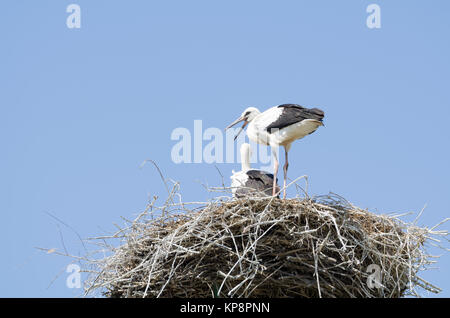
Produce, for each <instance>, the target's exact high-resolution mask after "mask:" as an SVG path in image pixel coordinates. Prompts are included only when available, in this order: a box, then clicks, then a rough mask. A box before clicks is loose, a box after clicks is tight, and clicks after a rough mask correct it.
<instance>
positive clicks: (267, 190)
mask: <svg viewBox="0 0 450 318" xmlns="http://www.w3.org/2000/svg"><path fill="white" fill-rule="evenodd" d="M240 153H241V165H242V168H241V169H242V170H241V171H238V172H234V171H233V175H232V176H231V177H230V179H231V188H232V192H233V196H234V197H238V198H239V197H243V196H246V195H257V196H260V195H268V196H270V195H272V187H273V175H272V174H271V173H268V172H266V171H262V170H257V169H251V168H250V157H251V147H250V145H249V144H248V143H244V144H242V146H241V149H240Z"/></svg>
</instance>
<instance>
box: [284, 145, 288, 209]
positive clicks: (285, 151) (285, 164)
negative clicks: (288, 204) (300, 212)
mask: <svg viewBox="0 0 450 318" xmlns="http://www.w3.org/2000/svg"><path fill="white" fill-rule="evenodd" d="M284 153H285V156H286V160H285V163H284V166H283V171H284V181H283V200H284V199H286V181H287V170H288V167H289V161H288V150H287V149H286V148H284Z"/></svg>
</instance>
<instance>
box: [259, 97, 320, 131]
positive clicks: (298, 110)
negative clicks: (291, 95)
mask: <svg viewBox="0 0 450 318" xmlns="http://www.w3.org/2000/svg"><path fill="white" fill-rule="evenodd" d="M278 108H283V111H282V113H281V115H280V117H279V118H278V119H277V120H276V121H274V122H273V123H271V124H270V125H269V126H267V128H266V130H267V131H268V132H271V131H272V129H282V128H284V127H287V126H290V125H293V124H296V123H299V122H301V121H302V120H305V119H315V120H317V121H320V122H321V121H322V120H323V117H324V116H325V113H324V112H323V110H321V109H318V108H305V107H303V106H300V105H297V104H283V105H279V106H278Z"/></svg>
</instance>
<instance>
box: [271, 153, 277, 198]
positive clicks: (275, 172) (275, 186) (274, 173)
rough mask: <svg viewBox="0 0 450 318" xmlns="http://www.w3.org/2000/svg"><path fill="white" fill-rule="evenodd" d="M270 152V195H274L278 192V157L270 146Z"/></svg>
mask: <svg viewBox="0 0 450 318" xmlns="http://www.w3.org/2000/svg"><path fill="white" fill-rule="evenodd" d="M272 154H273V161H274V163H273V186H272V195H273V196H276V195H277V192H278V189H277V188H278V186H277V174H278V158H277V154H276V152H275V151H274V150H273V148H272Z"/></svg>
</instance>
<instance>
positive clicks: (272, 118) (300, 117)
mask: <svg viewBox="0 0 450 318" xmlns="http://www.w3.org/2000/svg"><path fill="white" fill-rule="evenodd" d="M324 115H325V114H324V112H323V111H322V110H320V109H317V108H311V109H309V108H305V107H302V106H300V105H296V104H283V105H279V106H275V107H272V108H269V109H268V110H266V111H264V112H263V113H261V112H260V111H259V110H258V109H257V108H255V107H249V108H247V109H246V110H245V111H244V112H243V113H242V115H241V116H240V117H239V118H238V119H237V120H235V121H234V122H233V123H231V124H230V125H229V126H228V127H227V129H228V128H230V127H232V126H234V125H235V124H237V123H239V122H241V121H243V122H244V124H243V125H242V127H241V129H240V130H239V131H238V133H237V135H236V137H235V139H236V138H237V136H238V135H239V134H240V132H241V131H242V130H243V129H244V128H245V126H246V125H247V124H248V129H247V136H248V137H249V138H250V140H252V141H254V142H257V143H260V144H263V145H267V146H271V147H272V155H273V156H274V172H273V173H274V178H275V179H276V176H277V173H278V158H277V153H276V151H275V149H276V148H277V147H279V146H283V147H284V149H285V156H286V160H285V164H284V167H283V170H284V182H283V185H284V188H283V198H286V180H287V169H288V165H289V162H288V151H289V149H290V148H291V145H292V142H294V141H295V140H297V139H301V138H303V137H305V136H306V135H309V134H311V133H313V132H314V131H316V129H317V128H318V127H319V126H323V123H322V120H323V117H324ZM272 190H273V193H272V195H275V194H276V190H277V188H276V182H274V183H273V187H272Z"/></svg>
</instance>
